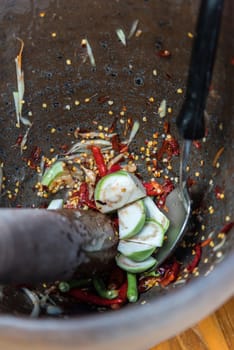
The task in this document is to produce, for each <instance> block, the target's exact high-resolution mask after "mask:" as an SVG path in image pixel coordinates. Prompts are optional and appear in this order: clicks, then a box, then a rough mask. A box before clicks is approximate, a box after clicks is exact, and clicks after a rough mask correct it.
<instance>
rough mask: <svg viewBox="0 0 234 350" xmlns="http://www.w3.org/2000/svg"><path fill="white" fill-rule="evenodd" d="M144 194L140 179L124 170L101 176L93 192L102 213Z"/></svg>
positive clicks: (115, 208) (117, 207) (128, 202)
mask: <svg viewBox="0 0 234 350" xmlns="http://www.w3.org/2000/svg"><path fill="white" fill-rule="evenodd" d="M145 196H146V191H145V188H144V186H143V185H142V183H141V182H140V180H139V179H138V178H137V177H136V176H135V175H132V174H130V173H128V172H127V171H125V170H119V171H116V172H114V173H112V174H108V175H106V176H104V177H102V178H101V180H100V181H99V182H98V183H97V186H96V188H95V192H94V198H95V202H96V206H97V208H98V209H99V210H100V211H101V212H102V213H109V212H111V211H113V210H117V209H119V208H122V207H123V206H125V205H127V204H130V203H132V202H134V201H136V200H138V199H141V198H143V197H145Z"/></svg>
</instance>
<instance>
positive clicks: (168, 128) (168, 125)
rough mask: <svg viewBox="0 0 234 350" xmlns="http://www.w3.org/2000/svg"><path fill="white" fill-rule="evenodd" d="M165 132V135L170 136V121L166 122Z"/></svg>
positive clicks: (164, 125)
mask: <svg viewBox="0 0 234 350" xmlns="http://www.w3.org/2000/svg"><path fill="white" fill-rule="evenodd" d="M163 131H164V132H165V134H168V133H169V132H170V123H169V122H168V121H166V122H164V124H163Z"/></svg>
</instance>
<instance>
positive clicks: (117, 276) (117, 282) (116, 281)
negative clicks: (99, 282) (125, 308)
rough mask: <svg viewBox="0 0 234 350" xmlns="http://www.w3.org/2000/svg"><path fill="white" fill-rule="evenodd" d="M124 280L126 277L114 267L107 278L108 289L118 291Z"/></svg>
mask: <svg viewBox="0 0 234 350" xmlns="http://www.w3.org/2000/svg"><path fill="white" fill-rule="evenodd" d="M125 279H126V275H125V273H124V271H123V270H121V269H120V268H119V267H117V266H116V267H115V268H114V269H113V270H112V272H111V274H110V276H109V281H108V289H119V288H120V286H122V285H123V283H124V280H125Z"/></svg>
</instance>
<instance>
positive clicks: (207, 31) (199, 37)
mask: <svg viewBox="0 0 234 350" xmlns="http://www.w3.org/2000/svg"><path fill="white" fill-rule="evenodd" d="M223 2H224V1H223V0H202V1H201V6H200V10H199V15H198V20H197V26H196V33H195V38H194V43H193V48H192V54H191V59H190V67H189V74H188V81H187V91H186V96H185V101H184V103H183V106H182V109H181V112H180V114H179V115H178V117H177V121H176V124H177V127H178V129H179V131H180V133H181V135H182V136H183V138H184V139H188V140H195V139H200V138H202V137H204V134H205V125H204V109H205V104H206V99H207V95H208V92H209V86H210V81H211V76H212V70H213V64H214V59H215V51H216V46H217V39H218V34H219V29H220V22H221V14H222V8H223Z"/></svg>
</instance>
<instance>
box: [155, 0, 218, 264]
mask: <svg viewBox="0 0 234 350" xmlns="http://www.w3.org/2000/svg"><path fill="white" fill-rule="evenodd" d="M222 8H223V0H206V1H202V2H201V6H200V10H199V15H198V20H197V26H196V34H195V40H194V43H193V48H192V54H191V60H190V67H189V74H188V81H187V91H186V97H185V101H184V104H183V106H182V109H181V112H180V114H179V116H178V117H177V126H178V129H179V131H180V134H181V136H182V137H183V139H184V141H183V146H182V152H181V158H180V184H179V187H176V188H175V189H174V190H173V191H172V192H171V193H170V194H169V195H168V197H167V200H166V206H167V208H168V213H167V216H168V218H169V220H170V226H169V229H168V231H167V240H166V241H165V242H164V244H163V246H162V247H161V248H160V249H159V251H158V252H157V254H156V259H157V261H158V265H160V264H161V263H162V262H163V261H164V260H166V259H167V258H168V257H169V256H170V255H171V253H172V252H173V251H174V249H175V248H176V247H177V246H178V243H179V242H180V240H181V239H182V237H183V235H184V233H185V229H186V226H187V223H188V220H189V217H190V213H191V200H190V196H189V193H188V189H187V177H186V166H187V163H188V159H189V153H190V146H191V140H197V139H200V138H202V137H204V134H205V123H204V110H205V104H206V99H207V96H208V92H209V86H210V81H211V76H212V70H213V64H214V59H215V52H216V46H217V40H218V33H219V29H220V23H221V14H222Z"/></svg>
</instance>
